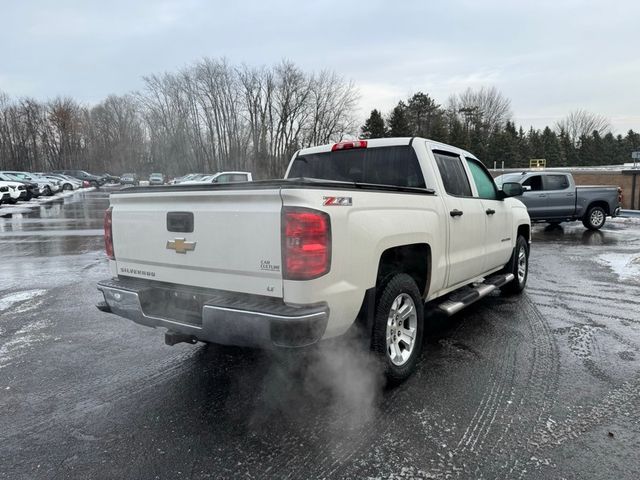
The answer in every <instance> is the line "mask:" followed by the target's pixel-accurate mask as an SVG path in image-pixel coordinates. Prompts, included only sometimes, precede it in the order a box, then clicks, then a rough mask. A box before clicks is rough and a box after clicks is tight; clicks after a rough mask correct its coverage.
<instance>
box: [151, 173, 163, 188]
mask: <svg viewBox="0 0 640 480" xmlns="http://www.w3.org/2000/svg"><path fill="white" fill-rule="evenodd" d="M149 185H164V175H163V174H162V173H152V174H151V175H149Z"/></svg>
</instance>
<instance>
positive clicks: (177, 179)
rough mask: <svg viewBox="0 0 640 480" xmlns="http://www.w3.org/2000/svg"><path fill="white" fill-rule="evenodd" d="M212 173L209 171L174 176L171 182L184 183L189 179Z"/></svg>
mask: <svg viewBox="0 0 640 480" xmlns="http://www.w3.org/2000/svg"><path fill="white" fill-rule="evenodd" d="M209 175H210V174H208V173H188V174H186V175H183V176H182V177H176V178H174V179H173V180H172V181H170V182H169V184H170V185H176V184H178V183H184V182H187V181H189V180H198V179H200V178H203V177H207V176H209Z"/></svg>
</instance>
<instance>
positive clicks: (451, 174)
mask: <svg viewBox="0 0 640 480" xmlns="http://www.w3.org/2000/svg"><path fill="white" fill-rule="evenodd" d="M433 155H434V156H435V158H436V165H438V170H439V171H440V176H442V183H444V189H445V191H446V192H447V193H448V194H449V195H454V196H456V197H470V196H471V185H469V179H468V178H467V174H466V172H465V171H464V167H463V166H462V161H461V160H460V157H459V156H458V155H455V154H453V153H448V152H436V151H434V152H433Z"/></svg>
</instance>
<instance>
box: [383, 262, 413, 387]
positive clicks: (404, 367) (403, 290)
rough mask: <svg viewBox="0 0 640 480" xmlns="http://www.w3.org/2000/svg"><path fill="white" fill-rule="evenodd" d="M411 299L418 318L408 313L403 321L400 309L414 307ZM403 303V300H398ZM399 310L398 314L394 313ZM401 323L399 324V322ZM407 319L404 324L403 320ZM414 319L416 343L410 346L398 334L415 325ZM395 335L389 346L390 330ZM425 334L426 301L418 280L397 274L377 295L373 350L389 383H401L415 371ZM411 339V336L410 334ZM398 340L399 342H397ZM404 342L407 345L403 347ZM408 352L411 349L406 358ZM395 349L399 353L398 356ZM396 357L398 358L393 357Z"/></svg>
mask: <svg viewBox="0 0 640 480" xmlns="http://www.w3.org/2000/svg"><path fill="white" fill-rule="evenodd" d="M408 299H411V301H412V303H413V307H414V310H413V311H414V313H415V317H414V316H413V315H410V316H408V317H407V318H406V319H404V320H400V319H399V318H398V317H399V316H398V315H397V312H399V311H400V310H402V309H403V308H405V307H404V305H408V307H406V308H410V307H411V303H409V302H408V301H407V300H408ZM396 302H399V303H396ZM394 310H395V314H394V313H393V312H394ZM396 321H397V322H398V323H395V322H396ZM400 322H403V323H400ZM411 322H413V323H415V325H414V326H413V328H414V331H413V333H414V337H413V343H412V344H411V346H410V348H406V347H407V345H408V344H407V343H406V342H405V341H403V340H401V335H398V336H396V334H397V333H398V332H400V331H402V332H407V331H408V330H409V329H410V328H411ZM388 329H389V332H390V333H391V335H393V337H391V338H390V340H391V345H387V330H388ZM423 336H424V304H423V301H422V297H421V296H420V291H419V290H418V286H417V285H416V282H415V281H414V280H413V278H411V277H410V276H409V275H407V274H405V273H399V274H396V275H394V276H392V277H390V278H389V279H388V281H386V282H385V283H384V284H383V285H381V286H380V287H379V290H378V295H377V298H376V310H375V318H374V323H373V332H372V336H371V349H372V350H373V351H374V352H375V353H376V354H377V355H378V356H379V358H380V360H381V361H382V363H383V366H384V373H385V376H386V378H387V383H388V384H389V385H397V384H399V383H401V382H403V381H404V380H406V379H407V378H409V376H410V375H411V374H412V373H413V371H414V370H415V368H416V365H417V363H418V359H419V358H420V353H421V352H422V338H423ZM409 338H410V337H409ZM396 339H397V341H396ZM402 345H404V346H405V348H404V350H402V348H403V347H402ZM398 351H399V353H400V357H404V352H409V353H408V354H407V358H406V359H400V358H398V355H397V353H398ZM394 352H395V353H396V354H395V355H394ZM392 357H394V358H396V361H393V360H392Z"/></svg>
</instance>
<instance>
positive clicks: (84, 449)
mask: <svg viewBox="0 0 640 480" xmlns="http://www.w3.org/2000/svg"><path fill="white" fill-rule="evenodd" d="M107 195H108V193H107V192H104V191H95V192H87V193H78V194H75V195H73V196H70V197H67V198H65V199H63V200H60V201H57V202H52V203H50V204H46V205H42V206H40V207H38V208H35V209H31V210H29V211H28V212H27V213H17V214H14V215H13V216H12V217H11V218H3V217H1V216H0V478H2V479H4V478H6V479H12V480H13V479H64V478H73V479H87V478H97V479H102V478H116V479H173V478H278V479H284V478H292V479H297V478H303V479H306V478H375V479H378V478H380V479H404V478H505V479H514V478H522V479H537V478H566V479H570V478H571V479H572V478H576V479H577V478H598V479H600V478H601V479H609V478H617V479H621V478H623V479H626V478H628V479H636V478H638V471H640V455H639V454H638V452H640V369H639V367H640V222H639V221H638V220H625V219H617V220H615V221H609V222H608V223H607V225H605V227H604V229H603V230H602V231H600V232H588V231H585V230H584V229H583V228H582V225H581V224H579V223H574V224H570V225H564V226H563V228H555V229H549V228H544V226H536V227H535V229H534V234H533V245H532V251H531V261H530V277H529V283H528V287H527V289H526V291H525V293H524V294H522V295H520V296H515V297H504V296H500V295H497V294H496V295H493V296H490V297H488V298H486V299H484V300H482V301H481V302H479V303H477V304H476V305H474V306H472V307H470V308H469V309H467V310H466V311H463V312H461V313H459V314H458V315H456V316H455V317H453V318H451V319H446V320H445V319H439V318H434V319H431V324H430V327H429V332H428V335H427V338H426V342H425V350H424V354H423V357H422V359H421V362H420V364H419V368H418V371H417V372H416V374H415V375H414V376H413V377H412V378H410V379H409V380H408V381H407V382H406V383H404V384H403V385H401V386H399V387H397V388H395V389H393V390H385V389H384V388H383V385H382V381H381V378H380V376H379V374H378V373H377V369H376V368H375V363H374V362H373V361H372V359H371V358H370V357H369V356H368V354H366V353H363V352H360V351H359V350H358V349H356V348H354V347H353V345H350V344H348V343H345V342H339V341H338V342H331V343H328V344H327V345H324V346H322V347H321V348H319V349H317V350H314V351H313V352H310V353H309V354H308V355H307V356H306V357H304V358H302V359H298V358H289V357H287V358H281V357H280V356H278V355H274V354H270V353H267V352H261V351H255V350H242V349H236V348H229V347H226V348H224V347H219V346H206V345H202V344H199V345H195V346H193V345H187V344H181V345H176V346H174V347H169V346H165V345H164V342H163V339H164V337H163V332H162V331H161V330H153V329H148V328H145V327H142V326H138V325H135V324H133V323H131V322H129V321H127V320H124V319H121V318H118V317H115V316H111V315H108V314H104V313H101V312H99V311H98V310H97V309H96V308H95V307H94V305H95V303H96V302H97V301H99V300H100V296H99V294H98V292H97V291H96V288H95V283H96V282H97V281H98V280H101V279H103V278H106V277H108V272H107V265H106V259H105V255H104V254H103V243H102V237H101V233H102V232H101V228H102V213H103V211H104V209H105V208H106V206H107V204H108V200H107ZM0 215H2V210H0Z"/></svg>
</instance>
